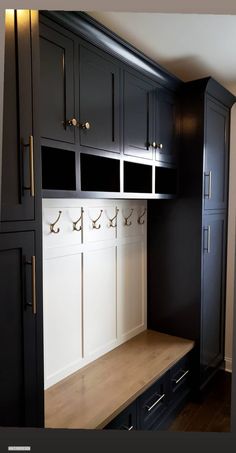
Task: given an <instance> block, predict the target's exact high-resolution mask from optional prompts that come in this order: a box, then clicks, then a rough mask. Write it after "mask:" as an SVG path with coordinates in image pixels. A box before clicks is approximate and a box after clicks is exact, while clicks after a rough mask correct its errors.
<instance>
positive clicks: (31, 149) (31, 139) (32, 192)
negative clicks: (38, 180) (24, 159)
mask: <svg viewBox="0 0 236 453" xmlns="http://www.w3.org/2000/svg"><path fill="white" fill-rule="evenodd" d="M29 154H30V195H31V197H34V196H35V182H34V137H33V135H30V136H29Z"/></svg>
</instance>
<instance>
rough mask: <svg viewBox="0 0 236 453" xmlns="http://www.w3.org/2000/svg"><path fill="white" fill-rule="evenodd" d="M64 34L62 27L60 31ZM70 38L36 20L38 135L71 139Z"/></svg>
mask: <svg viewBox="0 0 236 453" xmlns="http://www.w3.org/2000/svg"><path fill="white" fill-rule="evenodd" d="M63 33H65V34H66V30H65V31H63ZM74 45H75V44H74V40H73V39H71V38H70V37H69V36H66V35H64V34H61V33H59V32H57V31H56V30H54V29H52V28H49V27H47V26H46V25H45V24H42V23H40V81H41V83H40V103H41V106H40V117H41V121H40V124H41V130H40V135H41V137H43V138H46V139H50V140H55V141H59V142H64V143H70V144H74V143H75V130H76V128H75V127H74V126H73V125H69V124H68V123H67V122H68V121H69V120H72V119H77V118H76V112H75V88H74Z"/></svg>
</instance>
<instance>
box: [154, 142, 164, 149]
mask: <svg viewBox="0 0 236 453" xmlns="http://www.w3.org/2000/svg"><path fill="white" fill-rule="evenodd" d="M152 146H153V148H155V149H157V148H159V149H162V148H163V145H162V143H156V142H152Z"/></svg>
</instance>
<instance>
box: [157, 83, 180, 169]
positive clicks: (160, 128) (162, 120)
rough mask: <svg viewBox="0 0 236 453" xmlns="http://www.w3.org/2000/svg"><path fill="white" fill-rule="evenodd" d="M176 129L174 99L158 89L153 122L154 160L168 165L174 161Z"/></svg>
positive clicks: (171, 95)
mask: <svg viewBox="0 0 236 453" xmlns="http://www.w3.org/2000/svg"><path fill="white" fill-rule="evenodd" d="M176 127H177V125H176V101H175V97H174V95H173V94H172V93H170V92H169V91H166V90H163V89H158V90H157V95H156V120H155V129H156V133H155V142H156V143H155V149H156V155H155V158H156V160H158V161H160V162H170V163H171V162H174V161H175V160H176V154H177V150H176V146H177V141H176V137H177V134H176Z"/></svg>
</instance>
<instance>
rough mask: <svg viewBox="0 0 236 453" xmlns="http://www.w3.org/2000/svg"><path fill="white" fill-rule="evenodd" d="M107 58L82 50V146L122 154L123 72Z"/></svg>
mask: <svg viewBox="0 0 236 453" xmlns="http://www.w3.org/2000/svg"><path fill="white" fill-rule="evenodd" d="M108 58H109V57H108V56H106V58H105V57H104V58H103V56H101V55H100V54H98V53H95V52H93V51H91V50H90V49H88V48H86V47H84V46H82V45H81V46H80V63H79V64H80V74H79V75H80V81H79V85H80V90H79V91H80V118H79V120H80V127H79V130H80V145H81V146H83V147H90V148H96V149H100V150H103V151H112V152H118V153H119V152H120V107H119V105H120V104H119V103H120V69H119V67H118V66H116V65H115V63H113V62H112V61H110V60H109V59H108ZM86 126H87V127H88V129H86Z"/></svg>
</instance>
